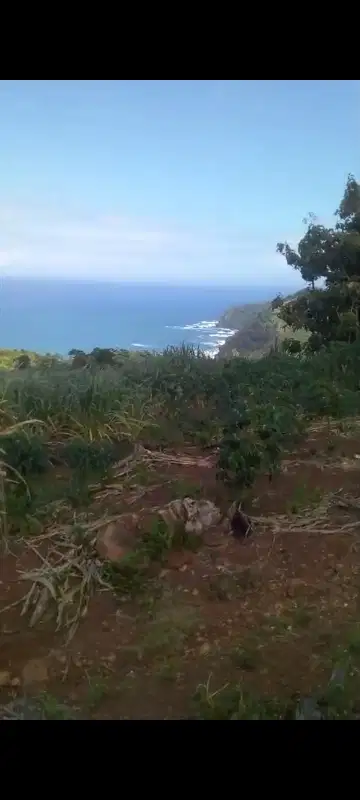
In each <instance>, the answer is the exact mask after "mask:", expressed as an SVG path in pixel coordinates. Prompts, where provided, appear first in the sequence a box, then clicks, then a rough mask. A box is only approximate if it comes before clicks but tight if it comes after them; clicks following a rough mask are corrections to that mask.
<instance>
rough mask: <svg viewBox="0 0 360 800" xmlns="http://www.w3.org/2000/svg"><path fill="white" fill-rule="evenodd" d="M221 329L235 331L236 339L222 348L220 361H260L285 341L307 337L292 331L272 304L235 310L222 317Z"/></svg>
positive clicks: (252, 304)
mask: <svg viewBox="0 0 360 800" xmlns="http://www.w3.org/2000/svg"><path fill="white" fill-rule="evenodd" d="M293 296H294V295H293ZM286 299H290V298H286ZM218 327H219V328H229V329H232V328H233V329H234V335H233V336H231V337H230V338H229V339H228V340H227V342H225V344H224V345H222V347H221V348H220V350H219V354H218V357H219V358H229V357H231V356H248V357H250V358H261V356H263V355H265V354H266V353H268V352H269V351H270V350H271V348H272V347H274V346H275V344H277V343H279V342H281V341H284V339H289V338H293V339H299V340H300V341H302V342H303V341H306V339H307V337H308V334H307V332H306V331H305V330H300V331H293V330H292V329H291V328H289V327H288V326H287V325H285V323H284V322H282V320H281V319H279V316H278V312H277V311H273V310H272V308H271V302H267V303H249V304H248V305H243V306H233V307H232V308H229V309H228V310H227V311H225V313H224V314H223V315H222V316H221V317H220V319H219V322H218Z"/></svg>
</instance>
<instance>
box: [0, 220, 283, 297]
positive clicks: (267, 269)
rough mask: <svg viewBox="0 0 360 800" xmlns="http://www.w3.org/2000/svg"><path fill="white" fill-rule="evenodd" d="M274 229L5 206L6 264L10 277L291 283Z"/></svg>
mask: <svg viewBox="0 0 360 800" xmlns="http://www.w3.org/2000/svg"><path fill="white" fill-rule="evenodd" d="M275 246H276V237H274V236H273V235H272V233H271V232H269V233H262V234H261V233H260V234H259V233H257V232H251V231H250V232H249V231H248V232H247V231H241V230H240V231H225V230H204V229H203V230H182V229H180V228H176V227H171V226H170V225H167V226H165V225H160V224H158V223H156V222H150V221H145V222H144V221H142V220H136V219H129V218H126V217H122V216H118V215H116V214H115V215H114V214H112V215H107V216H98V217H96V216H93V217H91V216H87V217H84V216H83V215H80V214H79V215H77V216H76V217H75V216H74V215H71V214H70V213H68V214H64V213H56V212H54V211H50V210H48V209H44V208H42V209H41V208H38V207H32V206H31V207H28V208H25V207H21V208H16V207H10V206H7V205H0V268H1V272H2V274H6V275H10V276H11V275H12V276H28V277H30V276H37V277H59V276H61V277H64V278H69V277H71V278H91V279H101V280H134V281H136V280H139V281H152V280H153V281H157V280H158V281H162V280H169V281H182V280H183V281H194V282H206V281H208V282H210V281H216V282H217V283H219V282H221V283H226V282H230V283H231V282H237V283H242V284H251V285H257V284H259V283H266V282H268V283H269V282H270V283H279V282H280V283H281V282H285V284H287V285H289V284H290V283H291V282H295V281H296V275H294V273H293V271H292V270H290V269H289V267H287V265H286V263H285V261H284V260H283V259H282V258H281V257H279V256H278V255H277V254H276V252H275Z"/></svg>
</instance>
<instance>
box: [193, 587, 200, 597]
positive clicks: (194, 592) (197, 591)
mask: <svg viewBox="0 0 360 800" xmlns="http://www.w3.org/2000/svg"><path fill="white" fill-rule="evenodd" d="M191 594H193V595H194V597H196V595H198V594H199V589H193V590H192V592H191Z"/></svg>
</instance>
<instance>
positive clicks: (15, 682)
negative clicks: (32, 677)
mask: <svg viewBox="0 0 360 800" xmlns="http://www.w3.org/2000/svg"><path fill="white" fill-rule="evenodd" d="M20 683H21V680H20V678H12V680H11V686H13V687H14V688H16V687H17V686H20Z"/></svg>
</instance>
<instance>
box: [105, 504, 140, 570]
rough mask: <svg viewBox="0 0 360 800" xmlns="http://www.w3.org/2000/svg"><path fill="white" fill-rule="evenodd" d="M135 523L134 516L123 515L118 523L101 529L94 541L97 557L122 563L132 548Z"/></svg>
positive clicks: (135, 518) (112, 523)
mask: <svg viewBox="0 0 360 800" xmlns="http://www.w3.org/2000/svg"><path fill="white" fill-rule="evenodd" d="M137 521H138V520H137V517H136V516H135V514H131V515H124V516H123V517H122V518H121V520H119V521H118V522H111V523H110V524H109V525H107V526H106V527H103V528H101V529H100V530H99V533H98V536H97V540H96V549H97V551H98V553H99V556H100V557H101V558H104V559H106V560H107V561H116V562H119V561H122V560H123V559H124V558H125V556H127V555H128V554H129V553H130V552H131V551H132V549H133V547H134V533H133V530H134V527H136V524H137ZM131 527H132V531H131V530H130V528H131Z"/></svg>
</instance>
